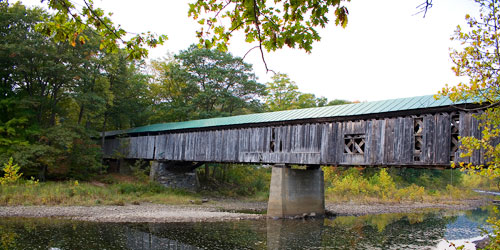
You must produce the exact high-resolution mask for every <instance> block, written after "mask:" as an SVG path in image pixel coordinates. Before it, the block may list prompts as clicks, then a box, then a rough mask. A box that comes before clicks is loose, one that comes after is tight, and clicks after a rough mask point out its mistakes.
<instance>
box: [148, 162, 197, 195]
mask: <svg viewBox="0 0 500 250" xmlns="http://www.w3.org/2000/svg"><path fill="white" fill-rule="evenodd" d="M200 165H201V164H200V163H194V162H175V161H153V162H152V163H151V171H150V173H149V178H150V179H151V180H152V181H156V182H158V183H160V184H162V185H163V186H165V187H170V188H181V189H185V190H189V191H192V192H196V191H197V189H198V187H199V182H198V178H197V176H196V168H197V167H199V166H200Z"/></svg>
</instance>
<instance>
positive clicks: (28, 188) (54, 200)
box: [0, 181, 200, 206]
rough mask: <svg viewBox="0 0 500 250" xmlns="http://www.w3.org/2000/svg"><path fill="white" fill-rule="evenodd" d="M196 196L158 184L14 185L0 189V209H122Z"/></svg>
mask: <svg viewBox="0 0 500 250" xmlns="http://www.w3.org/2000/svg"><path fill="white" fill-rule="evenodd" d="M199 200H200V198H199V197H198V196H197V195H194V194H191V193H188V192H185V191H181V190H172V189H168V188H165V187H163V186H161V185H159V184H157V183H142V182H138V181H128V182H123V181H121V182H120V183H117V184H110V185H101V184H100V185H95V184H94V182H91V183H88V182H78V181H67V182H51V181H48V182H43V183H38V184H36V185H29V184H23V183H17V184H13V185H8V186H2V188H0V205H2V206H5V205H11V206H12V205H99V204H100V205H125V204H127V203H133V204H138V203H141V202H155V203H160V204H190V203H191V202H190V201H195V202H198V201H199Z"/></svg>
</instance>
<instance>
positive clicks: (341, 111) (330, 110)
mask: <svg viewBox="0 0 500 250" xmlns="http://www.w3.org/2000/svg"><path fill="white" fill-rule="evenodd" d="M465 103H472V101H460V102H456V103H453V102H452V101H451V100H450V99H449V98H447V97H443V98H441V99H438V100H436V99H434V96H433V95H425V96H416V97H407V98H397V99H389V100H381V101H371V102H361V103H350V104H344V105H336V106H326V107H316V108H304V109H294V110H283V111H275V112H265V113H255V114H247V115H237V116H227V117H217V118H209V119H200V120H191V121H181V122H169V123H157V124H151V125H146V126H141V127H136V128H131V129H125V130H115V131H108V132H106V133H105V136H114V135H119V134H134V133H147V132H160V131H173V130H182V129H196V128H209V127H222V126H231V125H242V124H258V123H270V122H283V121H294V120H305V119H317V118H330V117H347V116H358V115H368V114H379V113H388V112H396V111H405V110H415V109H426V108H434V107H442V106H451V105H456V104H465Z"/></svg>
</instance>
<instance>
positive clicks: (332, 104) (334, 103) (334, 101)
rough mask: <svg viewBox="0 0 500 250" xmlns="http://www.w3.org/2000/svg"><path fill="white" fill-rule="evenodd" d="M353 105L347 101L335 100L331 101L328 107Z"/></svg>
mask: <svg viewBox="0 0 500 250" xmlns="http://www.w3.org/2000/svg"><path fill="white" fill-rule="evenodd" d="M349 103H351V102H350V101H346V100H341V99H335V100H331V101H329V102H328V103H327V104H326V106H335V105H343V104H349Z"/></svg>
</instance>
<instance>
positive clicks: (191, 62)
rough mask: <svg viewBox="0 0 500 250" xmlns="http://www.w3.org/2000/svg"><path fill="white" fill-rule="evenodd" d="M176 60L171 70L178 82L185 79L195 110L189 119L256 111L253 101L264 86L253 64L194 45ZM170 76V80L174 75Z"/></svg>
mask: <svg viewBox="0 0 500 250" xmlns="http://www.w3.org/2000/svg"><path fill="white" fill-rule="evenodd" d="M175 59H176V60H177V61H178V63H179V66H172V67H173V68H172V69H173V70H172V71H170V73H175V74H178V75H182V78H183V79H181V81H182V80H184V81H185V83H183V84H185V88H186V89H187V90H188V92H189V94H190V95H191V97H189V98H190V102H191V103H192V105H194V107H196V108H195V109H194V111H196V112H197V114H193V116H192V118H210V117H217V116H227V115H235V114H242V113H248V112H249V111H250V112H252V111H253V112H255V111H258V110H252V109H253V108H255V107H258V105H255V104H254V102H255V100H258V98H260V97H261V96H263V94H264V90H265V86H264V85H263V84H260V83H258V82H257V79H256V77H255V74H254V73H253V72H252V70H253V69H252V65H250V64H248V63H245V62H243V60H242V59H241V58H239V57H234V56H233V55H231V54H229V53H226V52H221V51H218V50H211V49H205V48H201V49H200V48H198V47H197V46H195V45H193V46H191V47H189V48H188V49H187V50H184V51H181V52H180V53H179V54H178V55H176V56H175ZM176 67H179V68H176ZM181 71H182V72H181ZM165 73H168V72H165ZM169 78H170V80H173V79H174V76H172V75H171V76H169ZM178 80H180V79H178ZM165 83H166V84H167V83H168V81H167V82H165ZM170 83H172V81H170ZM183 94H184V93H183Z"/></svg>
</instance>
